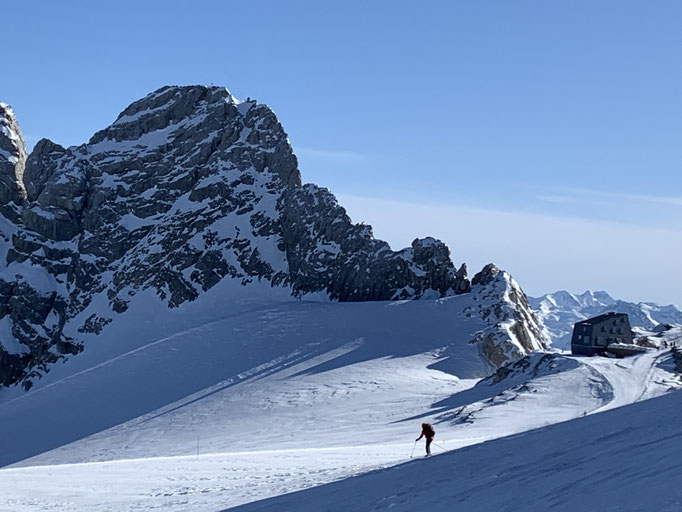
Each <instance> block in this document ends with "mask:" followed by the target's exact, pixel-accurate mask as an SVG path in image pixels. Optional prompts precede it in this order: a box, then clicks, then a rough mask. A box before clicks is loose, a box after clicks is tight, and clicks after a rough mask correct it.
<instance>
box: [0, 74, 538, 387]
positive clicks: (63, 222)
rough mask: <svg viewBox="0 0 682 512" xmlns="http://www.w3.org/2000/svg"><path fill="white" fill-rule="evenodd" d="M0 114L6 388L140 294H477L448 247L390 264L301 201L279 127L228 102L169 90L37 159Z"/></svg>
mask: <svg viewBox="0 0 682 512" xmlns="http://www.w3.org/2000/svg"><path fill="white" fill-rule="evenodd" d="M0 114H1V116H0V118H1V124H0V196H1V198H2V200H3V202H2V210H0V214H1V215H2V219H0V222H1V224H0V228H1V229H0V237H1V238H0V243H2V246H1V247H0V315H1V316H0V322H4V325H3V327H4V329H2V331H0V332H2V333H4V335H3V338H2V339H1V340H0V341H1V345H2V346H1V347H0V383H2V384H4V385H10V384H12V383H15V382H18V381H24V382H25V383H27V384H26V385H27V386H28V385H30V384H29V383H30V380H31V379H32V378H33V377H36V376H39V375H40V374H41V373H42V372H44V371H46V368H47V365H49V364H50V363H53V362H54V361H56V360H57V359H59V358H61V357H63V356H64V355H65V354H75V353H77V352H78V351H80V350H81V349H82V343H81V342H80V341H79V339H78V336H77V335H75V334H73V333H77V332H78V333H98V332H100V331H101V330H102V329H106V326H107V324H108V323H109V322H111V321H112V318H114V317H115V316H116V315H119V314H124V313H125V311H126V310H127V308H128V307H129V303H130V301H131V299H132V298H133V297H135V295H136V294H138V293H140V292H141V291H144V290H150V289H151V290H154V292H155V293H156V294H157V295H158V297H159V298H160V299H161V300H163V301H165V303H166V304H167V305H168V307H170V308H173V307H177V306H179V305H181V304H183V303H185V302H187V301H192V300H195V299H196V298H197V297H199V296H200V295H201V294H202V293H205V292H206V291H207V290H209V289H211V288H212V287H213V286H215V285H216V284H217V283H219V282H221V281H222V280H223V279H233V280H238V281H239V282H240V283H241V284H242V285H244V286H246V287H248V286H250V285H251V284H252V283H255V282H259V283H263V282H266V283H269V285H270V286H272V287H277V288H285V289H289V290H290V293H291V295H292V296H294V297H304V296H305V295H306V294H312V293H322V294H325V295H326V296H328V297H329V298H330V299H332V300H339V301H367V300H391V299H414V298H426V297H428V298H436V297H444V296H447V295H455V294H462V293H467V292H469V291H470V282H469V280H468V279H467V275H466V267H465V266H464V265H463V266H462V267H461V268H459V269H456V268H455V267H454V265H453V263H452V261H451V260H450V254H449V249H448V248H447V247H446V246H445V245H444V244H443V243H442V242H440V241H438V240H435V239H433V238H426V239H417V240H415V241H414V242H413V243H412V245H411V247H410V248H407V249H404V250H402V251H392V250H391V249H390V247H389V246H388V244H387V243H385V242H382V241H380V240H376V239H374V237H373V236H372V232H371V227H370V226H367V225H362V224H360V225H356V224H353V223H352V222H351V220H350V218H349V217H348V216H347V215H346V212H345V210H344V209H343V208H342V207H341V206H339V205H338V203H337V202H336V199H335V198H334V196H333V195H332V194H331V192H329V191H328V190H326V189H323V188H320V187H317V186H315V185H305V186H302V184H301V176H300V172H299V170H298V162H297V159H296V156H295V155H294V153H293V151H292V148H291V146H290V144H289V141H288V139H287V136H286V133H285V132H284V129H283V127H282V125H281V124H280V122H279V120H278V119H277V117H276V116H275V114H274V113H273V111H272V110H271V109H270V108H269V107H267V106H266V105H262V104H258V103H257V102H256V101H239V100H237V99H236V98H234V97H233V96H232V95H231V94H230V93H229V91H227V90H226V89H224V88H219V87H203V86H186V87H163V88H161V89H159V90H157V91H155V92H154V93H152V94H150V95H148V96H147V97H145V98H143V99H141V100H139V101H136V102H135V103H133V104H131V105H130V106H129V107H128V108H126V109H125V110H124V111H123V112H122V113H121V114H120V115H119V116H118V118H117V119H116V120H115V121H114V123H113V124H112V125H111V126H109V127H107V128H105V129H104V130H101V131H99V132H98V133H96V134H95V135H94V136H93V137H92V138H91V139H90V141H89V142H88V143H86V144H83V145H81V146H77V147H69V148H63V147H62V146H59V145H58V144H55V143H53V142H52V141H49V140H47V139H43V140H41V141H40V142H38V144H37V145H36V146H35V148H34V150H33V151H32V153H31V154H30V155H29V156H28V157H26V150H25V145H24V142H23V139H22V138H21V133H20V130H19V127H18V124H17V122H16V119H15V118H14V115H13V113H12V111H11V109H9V107H7V106H6V105H4V104H2V105H1V108H0ZM521 294H522V292H521ZM96 297H104V298H105V302H106V303H107V308H106V309H105V310H102V308H96V307H94V306H93V300H94V299H95V298H96ZM524 297H525V296H524ZM521 302H522V301H521ZM74 322H77V323H78V325H77V326H75V328H70V329H68V332H70V333H71V335H70V336H69V335H67V334H65V331H67V329H65V326H71V327H74V326H73V325H72V324H73V323H74ZM517 334H520V335H521V336H524V334H523V333H521V332H520V331H519V333H517ZM521 345H523V346H528V347H533V346H535V345H534V344H533V343H527V342H521ZM503 352H504V353H505V354H508V353H510V352H509V351H508V350H504V351H503ZM512 352H513V351H512ZM495 358H496V359H497V358H498V356H495Z"/></svg>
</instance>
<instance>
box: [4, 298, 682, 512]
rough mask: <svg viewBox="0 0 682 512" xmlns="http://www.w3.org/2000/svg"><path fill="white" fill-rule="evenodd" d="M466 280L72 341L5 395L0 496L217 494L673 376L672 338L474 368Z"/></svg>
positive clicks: (280, 486) (348, 471)
mask: <svg viewBox="0 0 682 512" xmlns="http://www.w3.org/2000/svg"><path fill="white" fill-rule="evenodd" d="M474 297H476V295H475V294H473V295H468V294H467V295H461V296H457V297H451V298H445V299H440V300H437V301H399V302H383V303H313V302H303V303H284V304H278V305H277V304H273V305H271V306H270V307H268V308H265V309H258V310H252V311H245V312H243V313H241V314H238V315H233V316H229V317H226V318H223V319H219V320H215V321H213V322H211V323H208V324H205V325H202V326H197V327H195V328H192V329H190V330H186V331H182V332H178V333H176V335H171V336H164V337H161V338H159V339H157V340H154V341H152V342H150V343H148V344H145V345H143V346H140V347H137V348H134V349H133V350H131V351H129V352H127V353H124V354H121V355H118V356H116V357H115V358H113V359H106V358H105V359H103V360H102V361H99V362H97V361H95V360H94V359H93V358H94V354H95V353H96V352H95V351H93V352H91V353H90V354H89V355H88V354H84V357H83V358H82V359H81V358H75V359H73V360H72V361H85V360H86V359H87V358H90V359H91V361H90V363H91V364H92V365H93V366H92V367H91V368H82V369H79V370H78V371H75V369H74V371H72V373H71V374H69V375H66V374H64V373H62V375H58V374H57V373H52V372H51V373H50V374H48V376H47V377H45V378H44V379H43V380H42V381H39V383H38V385H37V386H36V387H35V388H34V389H32V390H31V391H29V392H28V393H24V394H20V393H17V394H16V395H13V396H6V401H5V402H4V403H2V404H0V439H3V440H12V442H11V443H3V446H4V449H3V452H2V457H3V460H2V463H3V464H7V463H10V462H16V461H21V462H19V463H18V464H15V465H14V467H12V468H6V469H1V470H0V510H3V507H4V508H7V509H11V510H16V511H24V510H31V511H34V510H53V509H60V508H62V509H76V510H92V511H101V510H118V511H127V510H140V509H153V508H163V509H164V510H178V511H180V510H188V509H190V510H207V511H208V510H214V511H215V510H222V509H224V508H226V507H230V506H236V505H239V504H243V503H247V502H251V501H255V500H259V499H263V498H265V497H269V496H277V495H280V494H282V493H285V492H291V491H295V490H299V489H305V488H309V487H311V486H315V485H320V484H325V483H328V482H331V481H334V480H338V479H341V478H345V477H348V476H353V475H358V474H362V473H365V472H367V471H369V470H372V469H376V468H378V467H386V466H390V465H393V464H396V463H400V462H403V461H405V460H406V459H409V456H410V454H411V452H412V450H413V448H415V447H414V443H413V440H414V438H415V437H416V435H417V434H418V432H419V424H420V423H421V422H422V421H429V422H431V423H432V424H434V426H435V427H436V431H437V439H436V442H437V443H438V446H434V452H435V451H440V450H442V449H447V450H452V449H456V448H460V447H464V446H468V445H472V444H476V443H480V442H483V441H486V440H490V439H496V438H499V437H501V436H505V435H511V434H516V433H520V432H525V431H528V430H530V429H535V428H539V427H544V426H546V425H550V424H553V423H556V422H561V421H566V420H570V419H573V418H576V417H582V416H584V415H586V414H587V415H589V414H591V413H593V412H598V411H603V410H607V409H609V408H613V407H617V406H620V405H624V404H627V403H630V402H632V401H636V400H641V399H645V398H649V397H654V396H658V395H660V394H663V393H666V392H668V391H669V390H671V389H676V388H678V387H679V385H680V382H679V379H678V378H677V377H675V375H674V373H673V372H674V369H673V366H674V365H672V363H671V354H670V352H669V351H652V352H651V353H647V354H643V355H641V356H638V357H633V358H629V359H624V360H612V359H603V358H580V357H572V356H566V355H562V354H559V353H537V354H534V355H532V356H530V357H528V358H525V359H522V360H520V361H519V362H517V363H515V364H514V365H512V366H509V367H505V368H503V369H500V370H498V371H497V372H495V373H494V374H493V375H492V376H491V377H489V378H487V379H484V380H480V379H481V377H484V376H485V375H488V374H489V373H490V371H491V369H492V368H491V367H490V366H488V364H487V363H485V360H484V359H482V358H481V357H480V353H479V351H480V347H479V346H477V345H476V344H471V343H468V341H469V340H470V339H471V335H472V333H474V332H476V331H477V330H479V329H481V328H482V327H484V323H483V322H482V321H481V318H480V317H478V316H471V315H470V314H469V316H467V314H468V313H469V311H470V309H471V307H474V306H475V305H476V304H475V303H476V302H478V300H476V301H474V300H473V299H474ZM102 357H105V356H104V355H103V356H102ZM95 363H96V364H95ZM68 368H69V364H67V365H64V366H63V367H62V371H64V369H68ZM79 438H80V440H79ZM422 450H423V445H421V444H420V445H419V447H417V449H416V453H415V455H417V454H419V453H420V452H421V451H422ZM197 451H198V453H199V456H198V457H197ZM30 456H33V457H32V458H29V459H27V457H30ZM282 509H284V510H288V509H289V508H288V507H283V508H282Z"/></svg>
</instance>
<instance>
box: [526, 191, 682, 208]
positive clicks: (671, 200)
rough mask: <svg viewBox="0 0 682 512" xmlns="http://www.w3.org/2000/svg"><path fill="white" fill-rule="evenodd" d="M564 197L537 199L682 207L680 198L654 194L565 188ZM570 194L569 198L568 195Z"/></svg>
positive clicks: (681, 198) (550, 196) (541, 197)
mask: <svg viewBox="0 0 682 512" xmlns="http://www.w3.org/2000/svg"><path fill="white" fill-rule="evenodd" d="M561 192H562V194H564V195H561V196H559V195H557V196H553V195H548V196H540V197H538V199H541V200H547V199H546V198H552V197H562V198H563V199H565V200H564V201H562V202H568V201H570V200H571V199H573V200H575V201H584V200H590V199H592V200H595V199H601V200H602V201H603V202H613V201H633V202H641V203H655V204H666V205H674V206H682V196H669V195H654V194H633V193H631V192H607V191H603V190H592V189H584V188H565V189H562V190H561ZM568 194H570V196H569V195H568Z"/></svg>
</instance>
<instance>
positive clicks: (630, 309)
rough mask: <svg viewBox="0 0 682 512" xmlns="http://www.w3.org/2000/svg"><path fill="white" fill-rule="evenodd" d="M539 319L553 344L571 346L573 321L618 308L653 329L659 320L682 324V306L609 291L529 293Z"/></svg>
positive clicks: (637, 324)
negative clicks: (625, 298)
mask: <svg viewBox="0 0 682 512" xmlns="http://www.w3.org/2000/svg"><path fill="white" fill-rule="evenodd" d="M528 300H529V301H530V304H531V307H532V308H533V310H534V311H535V315H536V316H537V318H538V320H539V321H540V322H541V323H542V324H543V325H544V326H545V328H546V331H545V332H546V334H547V337H548V338H549V339H551V341H552V346H554V347H556V348H560V349H562V350H569V349H570V345H571V335H572V333H573V325H574V324H575V323H576V322H580V321H581V320H584V319H586V318H591V317H593V316H597V315H601V314H603V313H608V312H609V311H615V312H618V313H627V315H628V316H629V318H630V324H631V325H632V326H633V327H642V328H645V329H652V328H654V327H655V326H657V325H659V324H680V325H682V310H681V309H680V308H678V307H677V306H675V305H673V304H670V305H667V306H660V305H658V304H655V303H652V302H638V303H634V302H627V301H623V300H617V299H614V298H613V297H611V296H610V295H609V294H608V293H606V292H603V291H601V292H591V291H589V290H588V291H586V292H585V293H583V294H581V295H577V294H572V293H569V292H567V291H563V290H562V291H558V292H554V293H548V294H546V295H543V296H541V297H529V298H528Z"/></svg>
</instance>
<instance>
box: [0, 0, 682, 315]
mask: <svg viewBox="0 0 682 512" xmlns="http://www.w3.org/2000/svg"><path fill="white" fill-rule="evenodd" d="M2 13H3V20H4V23H3V36H4V37H3V38H4V40H5V45H6V48H9V49H10V51H9V52H7V53H6V54H5V55H6V57H5V61H4V66H3V77H2V80H0V101H5V102H7V103H10V104H11V105H12V106H13V107H14V110H15V112H16V114H17V116H18V118H19V122H20V123H21V126H22V129H23V131H24V135H25V137H26V139H27V141H28V143H29V144H30V145H32V144H34V143H35V142H36V141H37V140H38V139H39V138H41V137H48V138H50V139H52V140H54V141H56V142H59V143H61V144H64V145H73V144H80V143H82V142H85V141H86V140H87V139H88V138H89V137H90V136H91V135H92V134H93V133H94V132H95V131H97V130H98V129H101V128H103V127H104V126H106V125H107V124H109V123H111V122H112V121H113V120H114V119H115V117H116V115H117V114H118V113H119V112H120V111H121V110H123V109H124V108H125V106H127V105H128V104H129V103H131V102H132V101H134V100H136V99H138V98H140V97H142V96H144V95H145V94H147V93H149V92H151V91H152V90H154V89H157V88H158V87H160V86H162V85H165V84H192V83H202V84H211V83H213V84H215V85H224V86H226V87H228V88H229V89H230V90H231V91H232V93H233V94H235V95H236V96H237V97H241V98H245V97H247V96H250V97H252V98H258V99H259V100H260V101H261V102H263V103H267V104H269V105H270V106H272V107H273V108H274V109H275V111H276V112H277V114H278V116H279V117H280V119H281V120H282V122H283V124H284V126H285V128H286V130H287V132H288V133H289V136H290V139H291V142H292V144H293V146H294V150H295V152H296V153H297V155H298V156H299V160H300V164H301V171H302V173H303V177H304V180H305V181H312V182H315V183H318V184H320V185H323V186H327V187H329V188H331V189H332V191H334V192H335V193H337V194H338V195H339V196H340V197H341V198H344V199H345V204H347V207H348V210H349V212H350V213H351V215H352V217H353V218H354V220H358V221H359V220H364V221H366V222H368V223H370V224H373V225H374V226H375V234H376V235H377V236H379V237H385V238H386V239H387V240H388V241H389V242H391V243H392V244H393V245H394V246H398V245H404V244H405V243H409V241H410V240H411V239H412V238H414V237H415V236H423V235H427V234H432V235H435V236H438V237H440V238H442V239H443V240H445V241H446V242H448V243H449V244H450V245H451V249H452V252H453V259H455V260H456V261H458V262H459V261H467V262H468V263H469V266H470V270H477V268H478V267H480V266H482V265H483V264H484V263H486V262H487V261H489V260H490V261H495V262H498V263H499V264H500V265H501V266H503V267H504V268H507V269H508V270H509V271H511V272H512V274H514V276H515V277H516V278H517V279H518V280H519V282H520V283H521V284H522V286H523V287H524V289H526V290H527V291H528V292H529V293H533V294H538V293H541V292H545V291H552V290H555V289H559V288H565V289H569V290H571V291H582V290H584V289H585V288H606V289H608V290H609V291H610V292H611V293H613V294H614V295H618V296H620V297H623V298H626V299H630V300H654V301H659V302H676V303H678V304H680V303H682V293H680V290H682V275H681V274H682V273H681V272H680V265H679V264H678V263H677V262H678V261H679V259H680V258H679V254H680V252H681V251H682V222H680V221H681V220H682V172H680V171H681V169H680V166H681V163H682V144H680V136H681V135H682V133H681V132H682V95H680V90H682V62H681V61H682V30H680V26H682V3H680V2H678V1H666V0H660V1H656V2H645V1H637V2H634V1H628V0H620V1H599V0H592V1H582V0H577V1H571V2H547V1H540V0H537V1H523V0H518V1H502V0H500V1H475V2H474V1H469V2H458V1H448V2H445V1H444V2H397V1H392V2H388V1H376V2H354V1H346V2H336V3H331V2H313V1H308V2H301V1H298V2H297V1H288V2H279V1H271V2H263V1H252V2H230V1H212V2H208V1H203V0H195V1H193V2H191V3H188V2H175V1H165V2H151V1H148V2H140V1H138V2H130V1H118V2H108V3H106V4H105V3H103V2H101V3H95V2H85V1H83V2H75V1H74V2H31V1H26V2H21V3H19V2H13V3H7V4H4V5H3V6H2ZM387 209H388V210H389V211H387ZM427 211H428V212H431V213H429V214H427V213H425V212H427ZM437 212H441V214H438V213H437ZM462 226H466V229H462ZM543 230H544V232H542V231H543ZM538 231H540V232H538ZM549 231H551V232H549ZM479 232H480V236H479V235H478V233H479ZM628 234H631V235H632V237H631V238H634V237H636V239H630V240H627V235H628ZM624 237H625V239H624ZM502 240H504V242H503V243H502V242H501V241H502ZM568 240H579V244H578V245H579V246H580V248H581V249H580V251H576V250H574V244H568V243H567V241H568ZM626 240H627V241H626ZM531 242H532V243H531ZM643 247H644V248H646V249H643Z"/></svg>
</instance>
